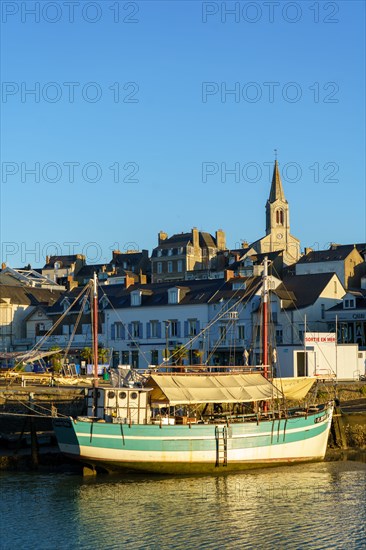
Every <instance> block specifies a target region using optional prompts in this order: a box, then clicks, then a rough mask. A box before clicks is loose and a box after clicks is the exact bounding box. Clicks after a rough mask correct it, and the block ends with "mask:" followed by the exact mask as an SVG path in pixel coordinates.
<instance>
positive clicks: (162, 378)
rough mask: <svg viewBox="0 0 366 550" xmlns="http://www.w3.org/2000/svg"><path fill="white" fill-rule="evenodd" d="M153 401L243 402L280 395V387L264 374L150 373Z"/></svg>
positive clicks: (188, 402)
mask: <svg viewBox="0 0 366 550" xmlns="http://www.w3.org/2000/svg"><path fill="white" fill-rule="evenodd" d="M146 386H147V387H151V388H152V392H151V403H152V405H155V406H157V405H164V404H170V405H188V404H194V403H242V402H244V401H262V400H263V401H264V400H269V399H273V398H274V397H281V395H282V394H281V392H280V390H276V388H275V387H274V386H272V384H271V383H270V382H269V381H268V380H266V379H265V378H263V376H262V375H261V374H221V375H215V374H210V375H208V376H204V375H194V374H192V375H181V376H179V375H171V374H160V375H151V376H150V378H149V379H148V380H147V383H146Z"/></svg>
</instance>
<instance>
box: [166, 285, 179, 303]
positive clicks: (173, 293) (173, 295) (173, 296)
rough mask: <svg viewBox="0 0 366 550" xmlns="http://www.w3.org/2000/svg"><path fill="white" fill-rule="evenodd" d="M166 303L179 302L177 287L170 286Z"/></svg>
mask: <svg viewBox="0 0 366 550" xmlns="http://www.w3.org/2000/svg"><path fill="white" fill-rule="evenodd" d="M168 303H169V304H178V303H179V288H170V289H169V290H168Z"/></svg>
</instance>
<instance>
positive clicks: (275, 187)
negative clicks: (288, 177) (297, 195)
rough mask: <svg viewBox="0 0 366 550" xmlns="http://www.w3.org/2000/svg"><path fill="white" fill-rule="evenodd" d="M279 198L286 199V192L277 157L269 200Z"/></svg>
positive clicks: (272, 200)
mask: <svg viewBox="0 0 366 550" xmlns="http://www.w3.org/2000/svg"><path fill="white" fill-rule="evenodd" d="M277 200H281V201H286V199H285V193H284V192H283V187H282V181H281V176H280V171H279V169H278V162H277V159H276V160H275V165H274V168H273V176H272V185H271V192H270V194H269V202H275V201H277Z"/></svg>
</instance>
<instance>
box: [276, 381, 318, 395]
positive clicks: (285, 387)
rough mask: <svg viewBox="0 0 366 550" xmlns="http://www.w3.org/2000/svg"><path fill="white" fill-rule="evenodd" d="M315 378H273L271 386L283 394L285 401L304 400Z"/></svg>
mask: <svg viewBox="0 0 366 550" xmlns="http://www.w3.org/2000/svg"><path fill="white" fill-rule="evenodd" d="M315 381H316V378H311V377H308V376H299V377H298V378H274V379H273V381H272V382H273V385H274V386H276V388H278V389H279V390H280V391H282V392H283V394H284V396H285V397H286V399H293V400H300V399H304V397H305V396H306V395H307V393H308V392H309V391H310V389H311V388H312V386H313V384H314V383H315Z"/></svg>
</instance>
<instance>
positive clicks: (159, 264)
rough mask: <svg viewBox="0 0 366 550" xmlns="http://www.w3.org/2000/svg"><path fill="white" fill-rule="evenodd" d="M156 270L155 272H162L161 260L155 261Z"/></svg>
mask: <svg viewBox="0 0 366 550" xmlns="http://www.w3.org/2000/svg"><path fill="white" fill-rule="evenodd" d="M156 272H157V273H163V264H162V262H158V263H157V266H156Z"/></svg>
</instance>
